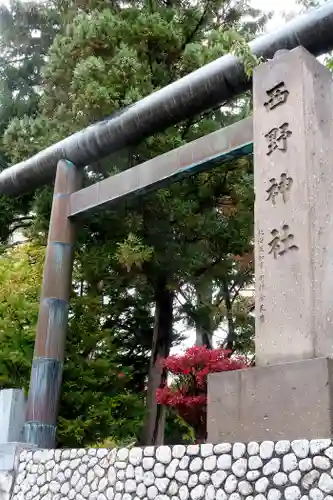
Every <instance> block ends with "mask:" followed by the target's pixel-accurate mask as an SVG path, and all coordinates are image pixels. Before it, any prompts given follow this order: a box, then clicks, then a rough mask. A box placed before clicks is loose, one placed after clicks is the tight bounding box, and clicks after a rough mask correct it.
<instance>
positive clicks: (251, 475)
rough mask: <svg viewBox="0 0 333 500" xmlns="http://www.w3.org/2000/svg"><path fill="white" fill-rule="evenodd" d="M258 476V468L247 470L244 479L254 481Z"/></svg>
mask: <svg viewBox="0 0 333 500" xmlns="http://www.w3.org/2000/svg"><path fill="white" fill-rule="evenodd" d="M259 477H260V472H259V471H258V470H249V472H247V474H246V479H247V480H248V481H255V480H256V479H258V478H259Z"/></svg>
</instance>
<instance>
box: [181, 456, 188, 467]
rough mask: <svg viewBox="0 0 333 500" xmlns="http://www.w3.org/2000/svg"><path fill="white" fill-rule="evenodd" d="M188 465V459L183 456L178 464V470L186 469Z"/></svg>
mask: <svg viewBox="0 0 333 500" xmlns="http://www.w3.org/2000/svg"><path fill="white" fill-rule="evenodd" d="M189 463H190V457H187V456H185V457H183V458H182V459H181V461H180V462H179V468H180V469H187V467H188V464H189Z"/></svg>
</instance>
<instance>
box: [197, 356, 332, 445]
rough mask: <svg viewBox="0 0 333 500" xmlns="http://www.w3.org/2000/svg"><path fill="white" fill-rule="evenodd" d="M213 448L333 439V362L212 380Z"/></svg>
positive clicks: (258, 369)
mask: <svg viewBox="0 0 333 500" xmlns="http://www.w3.org/2000/svg"><path fill="white" fill-rule="evenodd" d="M207 411H208V415H207V416H208V418H207V430H208V442H209V443H220V442H223V441H224V442H230V443H233V442H236V441H241V442H250V441H265V440H270V441H277V440H283V439H287V440H292V439H299V438H304V437H306V438H308V439H314V438H322V437H330V436H332V435H333V359H328V358H317V359H310V360H305V361H298V362H293V363H286V364H280V365H275V366H268V367H256V368H249V369H247V370H240V371H234V372H229V373H214V374H211V375H210V376H209V379H208V408H207Z"/></svg>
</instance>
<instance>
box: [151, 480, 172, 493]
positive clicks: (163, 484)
mask: <svg viewBox="0 0 333 500" xmlns="http://www.w3.org/2000/svg"><path fill="white" fill-rule="evenodd" d="M169 483H170V479H168V478H166V477H161V478H160V477H158V478H157V479H156V480H155V484H156V486H157V489H158V491H160V492H161V493H165V492H166V490H167V489H168V486H169Z"/></svg>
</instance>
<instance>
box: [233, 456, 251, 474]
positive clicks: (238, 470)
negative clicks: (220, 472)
mask: <svg viewBox="0 0 333 500" xmlns="http://www.w3.org/2000/svg"><path fill="white" fill-rule="evenodd" d="M231 470H232V472H233V473H234V474H235V476H236V477H243V476H245V474H246V471H247V459H246V458H239V459H238V460H236V462H235V463H234V464H233V465H232V467H231Z"/></svg>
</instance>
